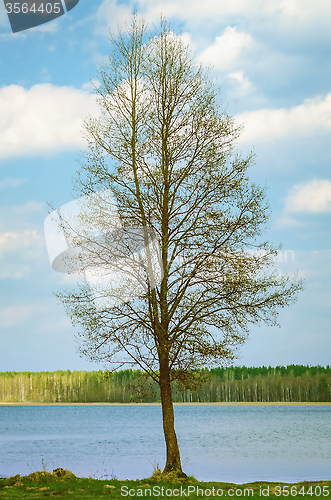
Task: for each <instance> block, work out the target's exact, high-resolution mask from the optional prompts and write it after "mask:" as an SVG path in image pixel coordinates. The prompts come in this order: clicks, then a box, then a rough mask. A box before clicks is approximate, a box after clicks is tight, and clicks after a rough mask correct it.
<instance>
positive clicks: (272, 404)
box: [0, 401, 331, 406]
mask: <svg viewBox="0 0 331 500" xmlns="http://www.w3.org/2000/svg"><path fill="white" fill-rule="evenodd" d="M0 406H161V403H106V402H105V403H101V402H100V403H75V402H73V403H61V402H59V403H33V402H27V403H24V402H19V403H11V402H0ZM174 406H331V402H330V403H328V402H325V403H324V402H310V403H309V402H308V403H307V402H302V401H301V402H295V401H291V402H285V401H269V402H251V401H247V402H246V401H240V402H237V403H236V402H228V403H226V402H214V403H209V402H206V403H198V402H196V403H174Z"/></svg>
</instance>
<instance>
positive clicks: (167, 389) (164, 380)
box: [159, 361, 185, 476]
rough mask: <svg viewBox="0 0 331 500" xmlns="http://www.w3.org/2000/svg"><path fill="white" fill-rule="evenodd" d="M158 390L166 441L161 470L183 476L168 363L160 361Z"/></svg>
mask: <svg viewBox="0 0 331 500" xmlns="http://www.w3.org/2000/svg"><path fill="white" fill-rule="evenodd" d="M159 385H160V392H161V404H162V416H163V431H164V437H165V442H166V453H167V460H166V464H165V467H164V470H163V472H171V471H174V472H177V474H178V475H179V476H185V474H184V473H183V471H182V465H181V461H180V453H179V448H178V442H177V436H176V432H175V419H174V406H173V401H172V394H171V384H170V373H169V364H168V363H167V362H166V361H165V362H160V382H159Z"/></svg>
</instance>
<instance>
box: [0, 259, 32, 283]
mask: <svg viewBox="0 0 331 500" xmlns="http://www.w3.org/2000/svg"><path fill="white" fill-rule="evenodd" d="M1 267H3V269H1ZM29 274H30V268H29V267H28V266H25V265H22V264H17V265H13V264H8V263H6V264H4V263H2V266H1V265H0V280H3V279H12V280H19V279H22V278H25V277H27V276H28V275H29Z"/></svg>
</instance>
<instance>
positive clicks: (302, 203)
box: [285, 179, 331, 213]
mask: <svg viewBox="0 0 331 500" xmlns="http://www.w3.org/2000/svg"><path fill="white" fill-rule="evenodd" d="M285 210H286V212H315V213H317V212H331V182H330V181H328V180H317V179H315V180H313V181H311V182H310V183H308V184H296V185H295V186H294V187H293V188H292V189H291V191H290V192H289V194H288V196H287V198H286V202H285Z"/></svg>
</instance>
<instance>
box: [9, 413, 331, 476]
mask: <svg viewBox="0 0 331 500" xmlns="http://www.w3.org/2000/svg"><path fill="white" fill-rule="evenodd" d="M175 415H176V430H177V434H178V438H179V443H180V450H181V456H182V462H183V468H184V470H185V472H186V473H187V474H189V475H193V476H195V477H196V478H197V479H199V480H201V481H207V480H209V481H226V482H235V483H244V482H250V481H259V480H267V481H283V482H294V481H301V480H304V479H305V480H313V479H315V480H321V479H325V480H330V478H331V473H330V471H331V418H330V417H331V406H220V405H208V406H203V405H201V406H198V405H187V406H176V407H175ZM164 454H165V451H164V439H163V431H162V418H161V408H160V406H108V405H107V406H98V405H91V406H90V405H89V406H78V405H77V406H75V405H73V406H0V476H11V475H15V474H21V475H24V474H29V473H30V472H32V471H34V470H41V469H42V462H43V463H46V464H47V470H52V469H55V468H57V467H63V468H65V469H69V470H71V471H73V472H74V473H75V474H76V475H78V476H90V475H91V476H95V477H99V478H100V477H102V476H106V475H108V476H115V477H117V478H118V479H136V478H144V477H148V476H150V475H151V474H152V472H153V466H156V465H159V466H160V467H161V468H162V466H163V465H164Z"/></svg>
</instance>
